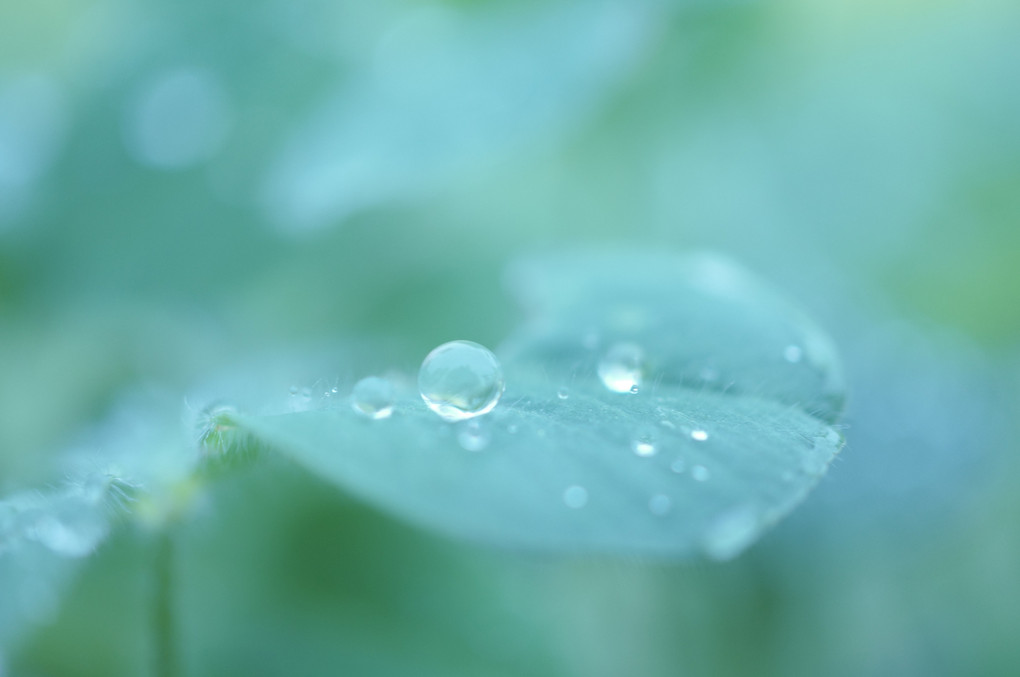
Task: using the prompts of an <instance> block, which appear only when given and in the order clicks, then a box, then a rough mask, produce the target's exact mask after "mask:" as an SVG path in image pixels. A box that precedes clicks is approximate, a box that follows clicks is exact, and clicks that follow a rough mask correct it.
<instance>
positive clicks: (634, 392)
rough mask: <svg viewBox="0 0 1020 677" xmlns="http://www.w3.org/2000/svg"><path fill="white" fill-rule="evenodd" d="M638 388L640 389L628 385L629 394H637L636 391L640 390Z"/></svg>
mask: <svg viewBox="0 0 1020 677" xmlns="http://www.w3.org/2000/svg"><path fill="white" fill-rule="evenodd" d="M640 390H641V389H640V388H638V387H637V386H631V387H630V394H631V395H637V394H638V391H640Z"/></svg>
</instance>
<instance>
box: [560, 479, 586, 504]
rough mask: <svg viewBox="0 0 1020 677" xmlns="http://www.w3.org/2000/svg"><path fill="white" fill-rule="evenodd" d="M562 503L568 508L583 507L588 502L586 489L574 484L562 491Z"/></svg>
mask: <svg viewBox="0 0 1020 677" xmlns="http://www.w3.org/2000/svg"><path fill="white" fill-rule="evenodd" d="M563 503H564V504H566V506H567V507H568V508H583V507H584V506H585V505H587V503H588V490H587V489H585V488H584V487H582V486H578V485H576V484H574V485H571V486H569V487H567V488H566V489H565V490H564V491H563Z"/></svg>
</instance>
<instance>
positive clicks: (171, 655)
mask: <svg viewBox="0 0 1020 677" xmlns="http://www.w3.org/2000/svg"><path fill="white" fill-rule="evenodd" d="M173 559H174V547H173V539H172V538H171V536H170V533H169V527H167V528H165V530H164V531H163V533H162V534H160V535H159V541H158V542H157V544H156V567H155V568H156V571H155V584H156V591H155V592H156V595H155V596H156V599H155V604H154V606H153V615H152V627H153V634H154V641H155V661H156V662H155V666H154V667H155V670H154V673H153V674H155V676H156V677H177V676H178V675H179V674H180V671H179V670H178V665H177V633H176V629H177V628H176V625H175V623H174V605H173V597H174V594H173V593H174V585H173V584H174V576H173V569H174V566H173V564H174V563H173Z"/></svg>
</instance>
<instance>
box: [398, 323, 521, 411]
mask: <svg viewBox="0 0 1020 677" xmlns="http://www.w3.org/2000/svg"><path fill="white" fill-rule="evenodd" d="M504 386H505V384H504V382H503V369H502V367H501V366H500V364H499V360H497V359H496V356H495V355H493V354H492V352H490V351H489V349H488V348H486V347H485V346H482V345H479V344H478V343H474V342H472V341H450V342H449V343H444V344H443V345H441V346H439V347H438V348H436V349H435V350H433V351H432V352H431V353H429V354H428V356H427V357H426V358H425V361H424V362H422V365H421V370H420V371H419V372H418V390H419V391H420V392H421V397H422V399H423V400H425V404H427V405H428V407H429V409H431V410H432V411H434V412H435V413H437V414H439V416H440V417H442V418H443V419H445V420H447V421H463V420H464V419H468V418H473V417H475V416H481V415H482V414H487V413H489V412H490V411H492V409H493V408H494V407H495V406H496V404H497V403H498V402H499V398H500V397H502V395H503V389H504Z"/></svg>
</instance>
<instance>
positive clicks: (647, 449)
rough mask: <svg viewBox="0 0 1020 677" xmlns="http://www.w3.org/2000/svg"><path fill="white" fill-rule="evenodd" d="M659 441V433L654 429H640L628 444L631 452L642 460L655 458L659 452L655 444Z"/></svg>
mask: <svg viewBox="0 0 1020 677" xmlns="http://www.w3.org/2000/svg"><path fill="white" fill-rule="evenodd" d="M658 441H659V432H658V431H657V430H656V429H655V428H642V429H640V430H638V433H637V435H635V436H634V439H633V441H631V443H630V448H631V450H632V451H633V452H634V453H635V454H636V455H638V456H641V457H642V458H648V457H649V456H655V453H656V452H657V451H658V450H659V449H658V447H657V446H656V443H657V442H658Z"/></svg>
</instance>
